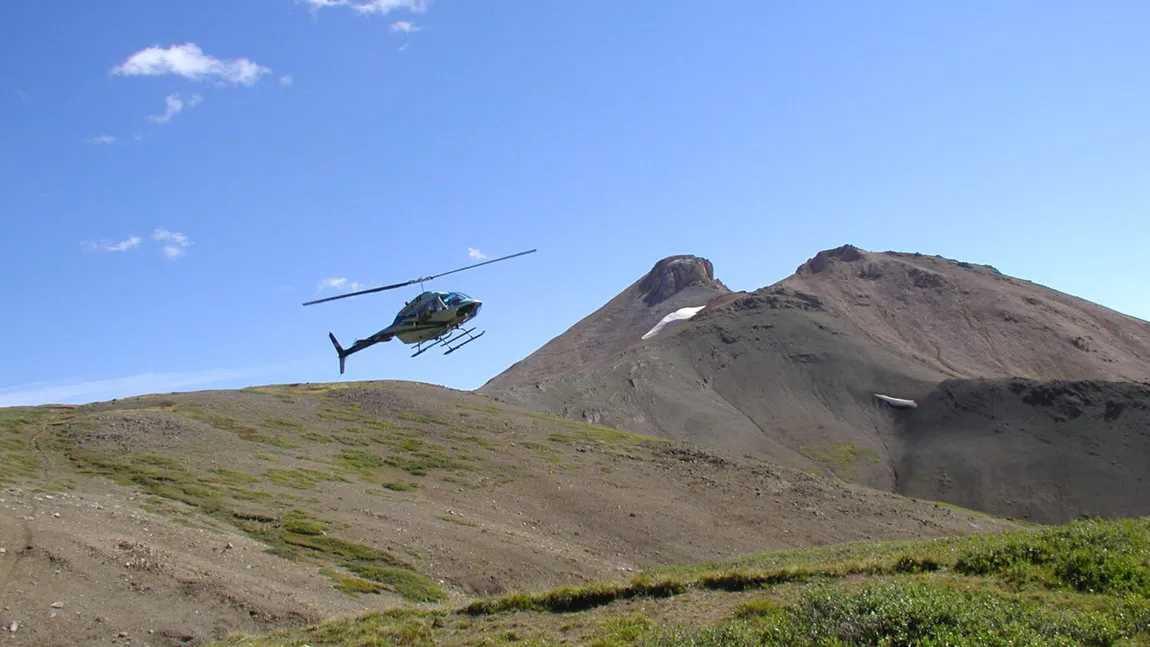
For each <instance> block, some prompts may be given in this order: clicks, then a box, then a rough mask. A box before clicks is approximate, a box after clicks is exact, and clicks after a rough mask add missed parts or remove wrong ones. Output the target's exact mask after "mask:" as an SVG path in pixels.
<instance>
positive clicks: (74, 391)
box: [0, 364, 290, 407]
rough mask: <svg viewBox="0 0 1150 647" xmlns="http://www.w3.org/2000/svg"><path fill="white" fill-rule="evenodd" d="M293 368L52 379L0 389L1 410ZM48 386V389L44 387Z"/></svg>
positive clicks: (170, 388) (154, 390)
mask: <svg viewBox="0 0 1150 647" xmlns="http://www.w3.org/2000/svg"><path fill="white" fill-rule="evenodd" d="M288 366H290V365H289V364H280V365H273V366H264V367H259V368H251V369H210V370H204V371H191V372H186V373H143V374H141V375H131V376H127V377H115V378H108V379H97V380H82V379H72V380H52V381H48V382H35V383H32V384H23V385H19V386H11V387H5V388H0V407H19V406H37V405H41V404H84V403H87V402H95V401H99V400H110V399H112V398H124V397H129V396H133V395H145V394H159V393H171V392H174V391H177V390H180V389H187V388H188V387H194V386H198V387H202V386H205V385H208V384H213V383H220V382H229V381H236V380H248V379H253V378H256V377H258V376H261V375H268V374H271V373H274V372H277V371H280V370H283V369H285V368H287V367H288ZM44 385H47V386H44Z"/></svg>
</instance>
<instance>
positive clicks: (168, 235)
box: [152, 229, 192, 261]
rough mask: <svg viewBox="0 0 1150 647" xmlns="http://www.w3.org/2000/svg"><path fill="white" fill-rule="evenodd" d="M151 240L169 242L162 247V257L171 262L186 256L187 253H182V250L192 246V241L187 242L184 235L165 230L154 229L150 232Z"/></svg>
mask: <svg viewBox="0 0 1150 647" xmlns="http://www.w3.org/2000/svg"><path fill="white" fill-rule="evenodd" d="M152 238H154V239H156V240H167V241H171V242H170V243H169V244H167V245H164V256H167V257H168V258H169V259H170V260H173V261H174V260H176V259H177V258H180V257H181V256H183V255H184V254H186V253H187V252H185V251H184V248H185V247H188V246H189V245H191V244H192V241H190V240H188V237H187V236H185V235H184V234H181V233H178V232H174V231H168V230H166V229H156V230H155V231H153V232H152Z"/></svg>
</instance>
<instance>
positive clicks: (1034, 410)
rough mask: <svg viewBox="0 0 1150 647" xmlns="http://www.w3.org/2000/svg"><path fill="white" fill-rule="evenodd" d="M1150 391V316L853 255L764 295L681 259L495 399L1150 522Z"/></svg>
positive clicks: (501, 381) (514, 374)
mask: <svg viewBox="0 0 1150 647" xmlns="http://www.w3.org/2000/svg"><path fill="white" fill-rule="evenodd" d="M705 304H710V305H708V307H707V308H705V309H704V310H703V311H702V312H700V313H699V314H698V315H696V316H695V317H694V318H692V319H690V320H688V321H686V322H683V323H681V324H679V325H678V326H677V327H675V328H671V329H668V330H666V331H665V332H662V333H659V334H658V335H656V336H654V337H653V338H651V339H648V340H642V339H641V337H642V335H643V334H644V333H645V332H647V331H648V330H650V329H651V328H652V327H653V326H654V325H655V324H656V323H657V322H659V320H660V319H662V318H663V317H664V316H665V315H667V314H668V313H671V312H674V311H675V310H677V309H679V308H682V307H688V306H702V305H705ZM1148 380H1150V323H1147V322H1146V321H1142V320H1140V319H1136V318H1134V317H1130V316H1127V315H1124V314H1121V313H1118V312H1115V311H1113V310H1110V309H1107V308H1104V307H1102V306H1099V305H1097V304H1094V303H1091V302H1088V301H1085V300H1083V299H1080V298H1076V297H1073V296H1070V295H1067V294H1063V293H1060V292H1058V291H1055V290H1052V289H1049V288H1046V287H1043V286H1040V285H1037V284H1034V283H1031V282H1028V281H1023V280H1020V279H1016V278H1013V277H1010V276H1006V275H1004V274H1002V273H1000V272H998V271H997V270H995V269H994V268H991V267H987V266H981V265H973V264H969V263H964V262H959V261H953V260H949V259H945V258H940V257H931V256H924V255H920V254H907V253H896V252H882V253H875V252H868V251H864V250H860V249H857V248H855V247H853V246H849V245H847V246H843V247H840V248H837V249H833V250H826V251H823V252H820V253H818V254H817V255H816V256H814V257H813V258H811V259H809V260H808V261H806V262H805V263H803V264H802V265H801V266H799V267H798V269H797V270H796V272H795V273H794V274H793V275H791V276H789V277H787V278H785V279H783V280H781V281H779V282H777V283H774V284H772V285H769V286H767V287H764V288H762V289H759V290H755V291H754V292H751V293H733V292H731V291H730V290H729V289H728V288H727V287H726V286H724V285H723V284H722V283H721V282H719V281H718V280H716V279H715V277H714V272H713V268H712V265H711V263H710V262H709V261H707V260H706V259H702V258H698V257H694V256H674V257H670V258H667V259H664V260H662V261H660V262H658V263H656V264H655V266H654V267H653V268H652V270H651V272H649V273H648V274H647V275H646V276H644V277H642V278H640V279H639V280H638V281H635V282H634V283H633V284H632V285H631V286H629V287H628V288H626V289H625V290H623V292H622V293H620V294H619V296H617V297H616V298H615V299H613V300H612V301H611V302H609V303H608V304H606V305H605V306H603V307H602V308H601V309H599V310H598V311H596V312H594V313H592V314H591V315H589V316H587V317H586V318H585V319H583V320H582V321H580V322H578V323H577V324H576V325H575V326H573V327H572V328H571V329H570V330H569V331H567V332H565V333H563V334H562V335H559V336H558V337H557V338H556V339H554V340H552V341H550V342H549V343H548V344H546V345H544V346H543V347H542V348H541V349H540V350H539V351H537V352H536V353H534V354H532V355H530V356H528V357H527V358H525V359H524V360H522V361H520V362H518V363H516V364H515V365H513V366H511V367H510V368H508V369H507V370H506V371H504V372H503V373H501V374H500V375H498V376H496V377H495V378H493V379H492V380H491V381H489V382H488V383H487V384H485V385H484V386H483V387H481V388H480V389H479V390H478V392H479V393H482V394H485V395H489V396H491V397H493V398H495V399H496V400H499V401H504V402H513V403H516V404H519V405H523V406H527V407H531V408H533V409H537V410H541V411H549V412H552V413H555V414H557V415H562V416H565V417H569V418H573V419H581V420H585V421H590V422H595V423H599V424H603V425H607V426H611V427H617V428H620V429H626V430H630V431H634V432H638V433H644V434H650V435H655V436H660V437H664V438H671V439H676V440H681V441H688V442H691V443H694V444H697V445H699V446H702V447H712V448H721V449H723V450H725V451H729V452H733V453H737V454H746V455H751V456H754V457H757V458H760V459H764V460H767V461H769V462H772V463H775V464H779V465H786V466H790V467H796V468H806V469H816V468H817V469H820V470H823V471H825V472H829V473H833V474H835V475H836V476H838V477H840V478H843V479H847V480H851V481H854V482H857V483H860V484H864V485H867V486H871V487H875V488H878V489H882V490H886V491H892V492H898V493H902V494H907V495H911V496H916V497H923V498H931V499H936V500H943V501H947V502H951V503H955V504H958V505H962V506H968V507H972V508H976V509H980V510H984V511H987V512H991V513H994V514H1001V515H1010V516H1015V517H1019V518H1026V519H1029V520H1033V521H1038V522H1050V523H1057V522H1061V521H1065V520H1067V519H1070V518H1074V517H1077V516H1080V515H1101V516H1137V515H1145V514H1150V481H1148V480H1147V477H1146V476H1144V475H1145V474H1147V473H1148V470H1150V409H1148V406H1150V384H1148V382H1147V381H1148ZM876 394H882V395H886V396H893V397H895V398H905V399H911V400H914V401H915V402H916V403H917V405H918V406H917V408H911V409H908V408H895V407H892V406H890V405H888V404H887V403H886V402H884V401H883V400H880V399H879V398H877V397H875V396H876Z"/></svg>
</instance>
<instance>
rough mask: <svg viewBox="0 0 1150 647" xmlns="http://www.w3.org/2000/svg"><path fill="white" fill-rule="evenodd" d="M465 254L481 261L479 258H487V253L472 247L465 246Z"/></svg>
mask: <svg viewBox="0 0 1150 647" xmlns="http://www.w3.org/2000/svg"><path fill="white" fill-rule="evenodd" d="M467 255H468V256H470V257H471V258H474V259H475V260H477V261H481V260H483V259H485V258H487V254H484V253H483V252H481V251H479V250H478V249H475V248H474V247H468V248H467Z"/></svg>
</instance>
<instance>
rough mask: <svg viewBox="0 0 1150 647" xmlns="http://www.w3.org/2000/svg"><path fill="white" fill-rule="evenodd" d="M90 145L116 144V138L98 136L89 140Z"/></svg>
mask: <svg viewBox="0 0 1150 647" xmlns="http://www.w3.org/2000/svg"><path fill="white" fill-rule="evenodd" d="M87 142H88V143H89V144H115V143H116V138H115V137H113V136H112V135H97V136H96V137H92V138H91V139H89V140H87Z"/></svg>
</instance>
